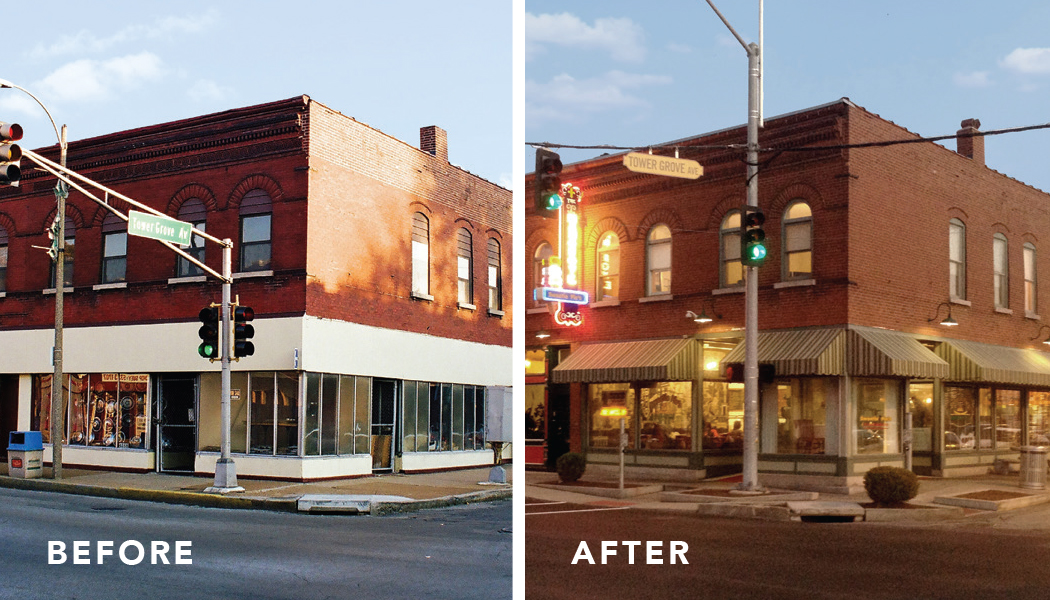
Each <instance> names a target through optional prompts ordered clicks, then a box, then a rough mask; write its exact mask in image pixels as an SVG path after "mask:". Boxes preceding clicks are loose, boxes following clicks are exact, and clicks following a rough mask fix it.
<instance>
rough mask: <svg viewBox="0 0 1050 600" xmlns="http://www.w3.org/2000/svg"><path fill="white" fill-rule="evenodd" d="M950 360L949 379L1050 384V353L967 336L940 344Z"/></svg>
mask: <svg viewBox="0 0 1050 600" xmlns="http://www.w3.org/2000/svg"><path fill="white" fill-rule="evenodd" d="M936 353H937V356H939V357H941V358H943V359H944V360H946V361H948V366H949V368H948V376H947V377H946V379H948V380H950V381H983V382H988V383H1009V384H1014V385H1040V386H1050V354H1047V353H1046V352H1038V351H1036V350H1027V349H1024V348H1008V347H1006V346H994V345H992V344H982V343H980V342H971V341H967V340H948V341H945V342H944V343H942V344H941V345H940V346H938V347H937V350H936Z"/></svg>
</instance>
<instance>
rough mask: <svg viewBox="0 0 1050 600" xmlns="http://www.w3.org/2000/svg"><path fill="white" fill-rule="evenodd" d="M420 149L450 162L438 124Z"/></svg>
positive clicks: (426, 131)
mask: <svg viewBox="0 0 1050 600" xmlns="http://www.w3.org/2000/svg"><path fill="white" fill-rule="evenodd" d="M981 143H982V144H983V143H984V141H983V140H982V142H981ZM982 147H983V146H982ZM419 149H420V150H422V151H423V152H429V153H431V154H433V155H434V156H436V157H438V158H440V159H441V160H443V161H444V162H448V134H447V133H445V130H444V129H442V128H440V127H438V126H437V125H430V126H427V127H420V128H419Z"/></svg>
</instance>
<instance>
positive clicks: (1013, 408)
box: [981, 390, 1021, 449]
mask: <svg viewBox="0 0 1050 600" xmlns="http://www.w3.org/2000/svg"><path fill="white" fill-rule="evenodd" d="M994 438H995V447H996V448H1005V449H1009V448H1011V447H1016V446H1020V445H1021V391H1020V390H996V391H995V434H994ZM989 439H991V436H989ZM981 440H982V441H983V440H984V436H983V434H982V436H981ZM981 447H982V448H983V447H984V444H983V443H982V444H981Z"/></svg>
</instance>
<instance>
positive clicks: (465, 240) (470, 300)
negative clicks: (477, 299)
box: [456, 229, 474, 306]
mask: <svg viewBox="0 0 1050 600" xmlns="http://www.w3.org/2000/svg"><path fill="white" fill-rule="evenodd" d="M456 290H457V294H458V295H457V300H458V301H459V303H460V304H469V305H472V306H473V304H474V238H473V236H471V235H470V231H468V230H466V229H460V230H459V232H458V233H457V234H456Z"/></svg>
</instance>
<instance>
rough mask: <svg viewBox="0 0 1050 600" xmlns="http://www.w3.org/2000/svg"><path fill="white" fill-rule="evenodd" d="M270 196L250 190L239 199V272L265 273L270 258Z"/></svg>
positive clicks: (260, 191)
mask: <svg viewBox="0 0 1050 600" xmlns="http://www.w3.org/2000/svg"><path fill="white" fill-rule="evenodd" d="M272 210H273V209H272V206H271V202H270V195H269V194H267V193H266V192H265V191H263V190H258V189H256V190H252V191H250V192H248V193H247V194H245V195H244V198H242V199H241V208H240V215H241V271H266V270H268V269H270V268H272V267H271V262H270V259H271V258H272V255H271V252H272V245H271V239H272V223H271V217H272Z"/></svg>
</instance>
